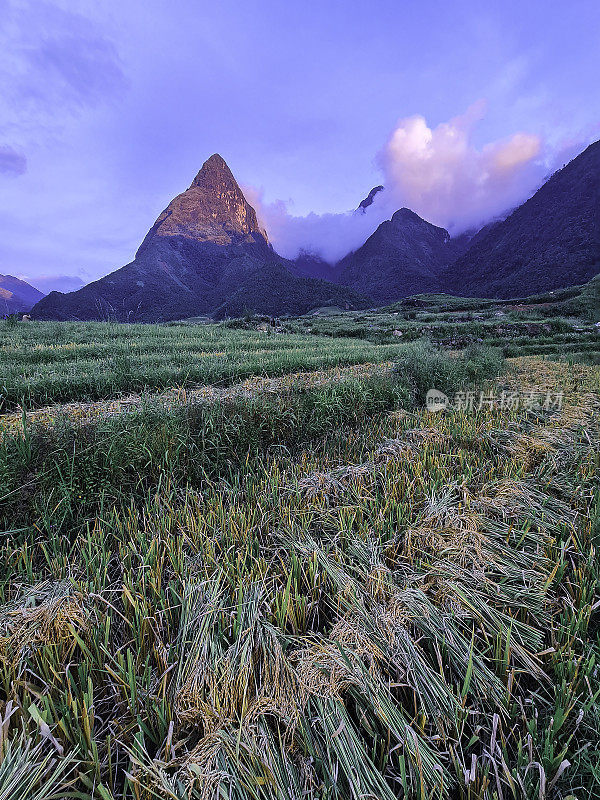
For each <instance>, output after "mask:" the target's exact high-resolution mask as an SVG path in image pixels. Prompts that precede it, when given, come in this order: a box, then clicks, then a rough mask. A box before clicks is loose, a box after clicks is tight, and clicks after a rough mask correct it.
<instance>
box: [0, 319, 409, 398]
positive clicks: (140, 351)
mask: <svg viewBox="0 0 600 800" xmlns="http://www.w3.org/2000/svg"><path fill="white" fill-rule="evenodd" d="M397 353H398V344H397V343H395V342H392V343H388V344H386V345H385V346H381V347H380V346H375V345H373V344H372V343H371V342H367V341H359V340H344V339H340V340H338V341H336V342H334V343H332V342H331V341H328V340H327V339H325V338H316V337H307V336H301V335H298V336H295V335H278V334H275V333H269V332H268V331H267V332H263V331H257V330H253V331H248V330H235V329H229V328H227V327H223V326H219V325H194V326H192V325H188V326H183V325H180V326H160V325H118V324H107V323H102V322H87V323H81V322H73V323H52V322H47V323H41V322H36V323H30V324H23V323H20V324H16V325H14V324H13V325H11V324H7V323H6V322H4V323H3V322H0V376H1V377H0V411H2V410H5V409H7V408H14V407H15V406H17V405H22V406H25V407H35V406H39V405H46V404H48V403H51V402H63V401H67V400H80V399H86V400H96V399H101V398H107V397H112V396H114V395H115V394H118V393H123V392H137V391H144V390H155V389H162V388H165V387H168V386H190V385H194V384H207V383H212V384H214V383H220V384H225V385H227V384H229V383H232V382H234V381H239V380H241V379H243V378H246V377H248V376H251V375H257V374H258V375H282V374H285V373H288V372H298V371H300V370H306V369H318V368H321V367H326V366H335V365H340V364H359V363H364V362H377V361H389V360H390V359H392V358H394V356H395V354H397Z"/></svg>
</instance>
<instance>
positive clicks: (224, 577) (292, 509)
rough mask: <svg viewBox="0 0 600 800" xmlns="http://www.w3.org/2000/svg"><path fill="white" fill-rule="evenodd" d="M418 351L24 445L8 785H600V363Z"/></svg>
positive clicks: (71, 428) (136, 794)
mask: <svg viewBox="0 0 600 800" xmlns="http://www.w3.org/2000/svg"><path fill="white" fill-rule="evenodd" d="M428 357H429V358H432V356H431V354H429V356H428ZM442 358H443V357H440V360H438V361H435V362H434V361H433V360H431V364H433V365H434V366H436V368H437V369H438V373H437V374H438V375H439V376H440V378H439V380H443V381H451V377H452V370H453V369H457V370H458V369H459V367H460V364H461V362H460V359H455V360H454V361H453V362H450V363H449V364H448V365H446V366H447V368H446V369H442V366H443V363H442V361H441V359H442ZM382 361H383V359H382ZM402 363H403V367H402V370H401V372H400V374H398V373H397V372H393V371H390V370H389V369H388V368H387V366H385V365H384V366H382V367H378V368H373V367H371V366H365V367H363V368H361V369H359V370H344V369H339V370H334V371H332V372H328V373H325V372H323V373H319V375H318V376H317V377H316V378H305V379H302V382H299V384H296V383H295V381H294V380H293V379H291V378H290V379H287V380H281V381H280V382H266V383H261V382H260V381H254V382H252V383H251V384H249V385H248V384H246V389H244V390H241V393H238V390H237V389H236V390H234V392H233V395H234V396H232V397H230V398H228V400H227V402H217V403H216V404H210V403H209V404H206V403H200V404H198V403H194V402H191V399H190V398H189V397H185V396H183V397H182V396H180V395H177V396H176V397H175V400H176V402H175V403H174V404H173V409H172V410H171V409H170V404H169V403H163V405H162V406H161V408H160V409H159V410H154V411H152V410H151V411H144V410H140V411H139V412H136V413H125V414H118V413H117V414H115V413H113V414H112V416H110V417H109V418H107V417H105V416H103V415H102V414H99V415H94V414H91V415H89V416H86V415H83V419H67V420H64V419H61V421H60V423H59V424H56V425H54V426H53V425H52V424H51V422H48V421H45V422H44V421H43V420H42V424H41V425H39V426H36V425H33V426H32V427H31V429H29V428H27V427H26V429H25V431H23V430H22V429H18V426H17V427H16V428H10V429H9V430H8V431H6V432H5V434H4V438H3V444H2V448H3V449H2V451H1V452H0V477H2V476H3V480H4V481H5V483H4V485H5V487H6V488H5V491H4V492H2V493H1V497H0V504H1V505H0V514H1V519H2V522H3V525H4V528H5V531H6V533H5V535H4V536H2V538H0V543H1V548H0V576H1V580H0V594H1V601H2V606H1V607H0V655H1V656H2V665H1V666H0V680H1V682H0V690H1V692H2V699H1V705H0V712H1V714H2V718H3V720H4V723H3V724H2V725H1V727H0V730H1V741H0V797H7V798H8V797H22V798H25V797H27V798H34V797H35V798H38V797H39V798H46V797H52V796H56V797H61V798H62V797H65V798H66V797H78V798H86V800H91V798H102V800H116V799H117V798H127V799H128V800H129V799H130V798H131V799H133V798H135V799H136V800H142V798H144V800H146V798H148V799H149V798H174V799H175V800H184V798H194V799H195V800H200V799H202V800H204V798H207V799H208V798H225V797H226V798H235V799H237V798H239V799H240V800H241V799H242V798H244V799H245V798H261V799H262V798H265V799H266V798H269V800H274V799H275V798H277V800H283V798H286V800H287V798H293V799H294V800H300V799H301V798H302V799H303V800H304V799H305V798H315V800H316V798H319V800H321V799H324V798H332V799H334V798H335V799H337V798H339V799H340V800H342V799H343V800H346V798H348V799H349V798H352V800H359V798H363V799H364V798H378V800H379V799H381V798H390V800H391V799H392V798H398V797H407V798H420V799H421V798H423V799H424V798H465V800H466V798H469V800H474V799H475V798H490V800H492V799H495V800H506V799H507V798H532V800H533V798H565V800H566V798H567V797H576V798H578V800H581V799H582V798H594V797H597V796H598V786H599V785H600V759H599V756H598V750H597V746H596V745H597V736H598V734H597V731H598V727H599V725H600V708H599V705H598V697H599V694H600V686H599V683H598V666H597V663H598V656H599V655H600V652H599V650H600V642H599V638H598V610H599V608H600V599H599V596H598V584H599V574H600V573H599V569H598V561H597V557H596V547H597V545H598V541H599V538H600V494H599V483H598V475H599V467H600V394H599V390H600V370H599V369H598V368H594V367H587V366H583V365H568V364H565V363H557V362H548V361H541V360H539V359H535V358H522V359H516V360H514V361H512V362H510V363H509V365H508V367H507V369H506V371H505V372H504V373H503V374H502V375H500V376H499V377H498V378H494V379H493V380H492V381H491V383H489V384H488V385H487V386H486V392H488V393H489V392H492V393H500V392H501V391H502V390H504V391H517V392H525V391H526V390H528V389H535V390H539V391H543V390H545V389H548V390H552V391H553V392H562V393H563V397H562V399H563V403H562V407H560V408H558V407H552V408H548V409H544V408H531V407H506V406H501V405H500V404H492V405H490V406H485V407H483V408H482V409H481V410H474V411H472V412H468V411H460V410H457V409H450V410H447V411H445V412H440V413H438V414H431V413H429V412H427V411H425V410H424V408H423V406H422V402H421V398H420V395H419V394H418V393H419V391H420V389H419V386H420V385H421V383H422V381H421V378H422V379H423V381H426V379H427V378H426V376H420V375H419V374H417V372H415V374H412V373H411V370H418V365H417V364H416V363H415V361H414V359H413V360H412V361H411V358H409V357H405V358H404V361H403V362H402ZM474 363H475V362H469V365H468V370H466V372H465V374H470V375H472V376H474V377H477V373H476V370H475V368H474V366H473V365H474ZM489 363H492V362H491V361H490V362H489ZM482 377H484V375H483V372H480V373H479V378H480V379H481V378H482ZM424 385H425V384H424ZM248 387H249V388H248ZM257 388H259V389H264V388H268V390H269V391H261V390H259V391H256V389H257ZM439 388H441V389H444V390H447V391H448V392H450V389H451V388H453V387H452V386H451V383H448V385H445V384H443V385H442V384H440V385H439ZM219 391H220V390H219ZM167 397H169V396H168V395H167V396H164V397H163V399H166V398H167ZM217 399H220V398H219V397H217ZM207 406H210V407H211V409H212V410H210V409H208V408H207ZM118 410H119V409H118V408H116V409H111V411H113V412H114V411H118ZM43 413H47V412H46V411H44V412H43ZM59 416H60V415H59ZM67 417H68V415H67ZM250 431H252V432H253V435H252V436H251V435H250ZM111 437H112V438H111ZM109 439H110V442H111V443H110V445H108V444H105V442H107V441H108V440H109ZM103 448H104V449H103ZM102 458H103V459H105V460H104V461H102V460H101V459H102ZM132 465H133V466H132ZM1 470H3V471H1ZM15 475H17V476H18V480H15V478H14V476H15ZM11 781H12V783H11ZM6 787H9V788H6ZM14 787H17V788H16V789H15V788H14ZM11 792H12V794H11ZM18 792H20V794H18Z"/></svg>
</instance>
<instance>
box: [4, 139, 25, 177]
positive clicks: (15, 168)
mask: <svg viewBox="0 0 600 800" xmlns="http://www.w3.org/2000/svg"><path fill="white" fill-rule="evenodd" d="M26 171H27V159H26V158H25V156H24V155H22V154H21V153H18V152H17V151H16V150H14V149H13V148H12V147H9V146H8V145H0V173H1V174H2V175H8V176H9V177H11V178H15V177H18V176H19V175H23V174H24V173H25V172H26Z"/></svg>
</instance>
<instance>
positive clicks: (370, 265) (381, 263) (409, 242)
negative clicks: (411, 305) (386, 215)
mask: <svg viewBox="0 0 600 800" xmlns="http://www.w3.org/2000/svg"><path fill="white" fill-rule="evenodd" d="M467 244H468V242H466V241H463V240H462V239H460V238H459V239H456V240H455V239H452V238H451V237H450V234H449V233H448V231H447V230H445V229H444V228H439V227H437V226H436V225H432V224H431V223H430V222H426V221H425V220H424V219H422V218H421V217H419V215H418V214H415V212H414V211H411V210H410V209H408V208H401V209H399V210H398V211H396V212H395V214H393V216H392V218H391V219H390V220H388V221H387V222H382V223H381V225H380V226H379V227H378V228H377V230H376V231H375V232H374V233H373V234H371V236H369V238H368V239H367V241H366V242H365V243H364V244H363V245H362V247H359V248H358V250H355V251H354V252H353V253H349V254H348V255H347V256H345V257H344V258H342V260H341V261H339V262H338V264H337V265H336V273H335V280H336V282H337V283H339V284H342V285H344V286H350V287H351V288H352V289H354V290H355V291H357V292H360V293H361V294H365V295H367V296H368V297H370V298H371V299H372V300H373V302H374V303H375V304H376V305H385V304H386V303H393V302H394V301H395V300H398V299H400V298H402V297H408V296H409V295H412V294H419V293H421V292H436V291H438V290H439V288H440V281H439V274H440V272H441V271H442V269H443V268H444V267H445V266H446V265H447V264H449V263H451V262H452V261H454V260H455V259H456V258H457V257H458V255H459V254H460V253H462V251H463V248H464V247H466V246H467Z"/></svg>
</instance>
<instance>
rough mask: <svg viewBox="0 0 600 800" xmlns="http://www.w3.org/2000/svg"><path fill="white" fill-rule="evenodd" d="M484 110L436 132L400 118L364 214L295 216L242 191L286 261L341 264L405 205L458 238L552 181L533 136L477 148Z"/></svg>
mask: <svg viewBox="0 0 600 800" xmlns="http://www.w3.org/2000/svg"><path fill="white" fill-rule="evenodd" d="M485 112H486V103H485V102H484V101H479V102H478V103H475V104H474V105H472V106H471V107H470V108H469V109H467V111H466V112H465V113H464V114H462V115H461V116H458V117H454V118H453V119H451V120H450V121H449V122H444V123H442V124H440V125H438V126H437V127H435V128H431V127H429V125H428V124H427V122H426V120H425V118H424V117H422V116H420V115H415V116H412V117H406V118H405V119H401V120H400V121H399V122H398V124H397V125H396V127H395V129H394V131H393V132H392V134H391V136H390V137H389V139H388V141H387V142H386V144H385V145H384V147H383V148H382V149H381V151H380V152H379V153H378V155H377V158H376V163H377V165H378V167H379V169H380V170H381V172H382V173H383V178H384V179H383V183H384V185H385V191H383V192H379V193H378V194H377V195H376V196H375V199H374V202H373V204H372V205H371V206H369V208H368V209H367V210H366V213H364V214H363V213H361V212H356V211H347V212H343V213H338V214H307V215H305V216H295V215H294V214H293V213H292V210H291V208H292V204H291V203H290V202H285V201H282V200H277V201H275V202H271V203H266V202H265V201H264V193H263V192H262V191H260V190H256V189H252V188H249V187H246V188H245V189H244V191H245V193H246V196H247V198H248V201H249V202H250V203H251V204H252V205H253V206H254V208H255V209H256V212H257V214H258V216H259V219H260V220H261V223H262V225H263V227H265V228H266V230H267V233H268V235H269V238H270V241H271V243H272V244H273V246H274V247H275V249H276V250H277V252H279V253H280V254H281V255H283V256H285V257H286V258H294V257H295V256H296V255H297V254H298V253H299V251H300V250H308V251H309V252H314V253H318V254H320V255H322V256H323V257H324V258H325V259H326V260H327V261H329V262H331V263H333V262H335V261H338V260H339V259H340V258H342V257H343V256H344V255H346V254H347V253H349V252H350V251H352V250H356V249H357V248H358V247H360V246H361V245H362V244H363V243H364V242H365V240H366V239H367V238H368V237H369V236H370V235H371V234H372V233H373V231H374V230H375V229H376V228H377V226H378V225H379V224H380V223H381V222H383V221H384V220H386V219H389V218H390V217H391V216H392V214H393V213H394V211H397V210H398V209H399V208H402V207H404V206H405V207H407V208H410V209H412V210H413V211H415V212H416V213H417V214H419V215H420V216H421V217H423V219H425V220H427V221H428V222H433V223H434V224H435V225H440V226H442V227H444V228H447V229H448V230H449V231H450V232H451V233H452V234H457V233H460V232H461V231H463V230H467V229H469V228H478V227H481V225H483V224H485V223H486V222H488V221H489V220H491V219H493V218H495V217H498V216H500V215H502V214H503V213H505V212H506V211H508V210H510V209H511V208H513V207H514V206H516V205H518V204H519V203H521V202H523V201H524V200H526V199H527V198H528V197H530V196H531V195H532V194H533V193H534V192H535V191H536V189H537V188H538V187H539V186H540V185H541V183H542V182H543V180H544V179H545V178H546V177H547V175H548V163H547V162H546V159H545V154H544V147H543V143H542V140H541V138H540V137H539V136H537V135H535V134H532V133H524V132H519V133H515V134H514V135H513V136H511V137H509V138H507V139H502V140H498V141H494V142H490V143H489V144H486V145H484V146H483V147H481V148H477V147H476V146H475V145H474V144H473V141H472V139H473V133H474V130H475V128H476V126H477V124H478V123H479V122H480V121H481V120H482V119H483V117H484V116H485ZM369 188H370V187H365V195H366V193H367V191H368V189H369Z"/></svg>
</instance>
